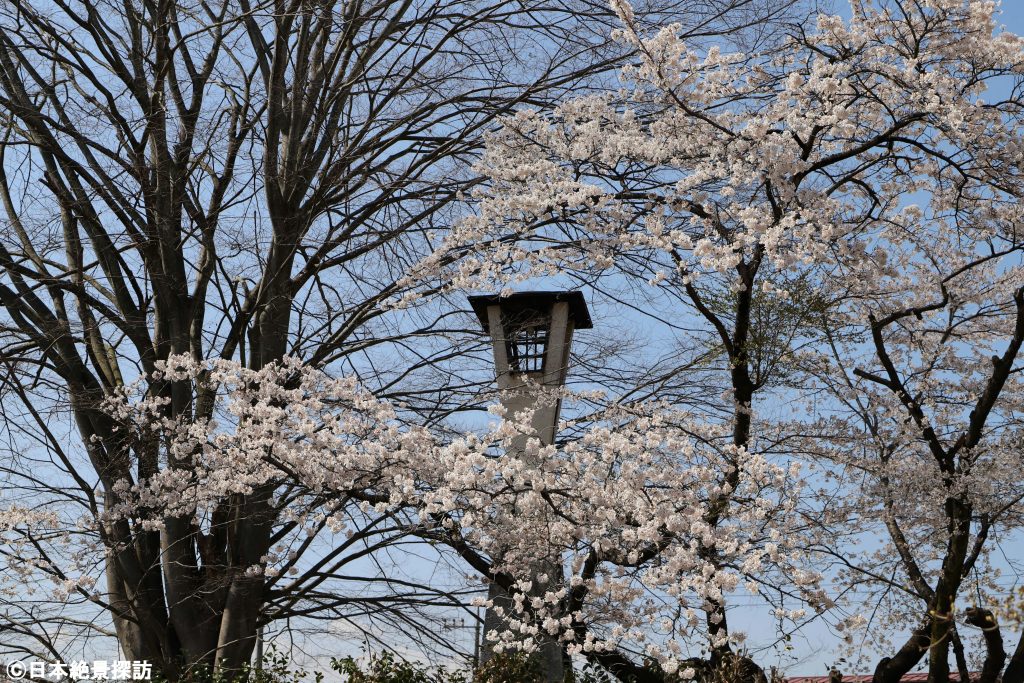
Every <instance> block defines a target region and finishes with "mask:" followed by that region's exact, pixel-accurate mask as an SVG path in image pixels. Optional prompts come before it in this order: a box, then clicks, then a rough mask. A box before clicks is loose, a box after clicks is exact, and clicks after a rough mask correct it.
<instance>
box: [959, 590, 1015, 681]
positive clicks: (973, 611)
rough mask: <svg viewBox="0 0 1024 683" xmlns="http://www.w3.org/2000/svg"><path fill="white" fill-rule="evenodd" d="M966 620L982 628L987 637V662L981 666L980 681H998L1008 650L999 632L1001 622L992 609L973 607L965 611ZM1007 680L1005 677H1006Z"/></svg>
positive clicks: (984, 635)
mask: <svg viewBox="0 0 1024 683" xmlns="http://www.w3.org/2000/svg"><path fill="white" fill-rule="evenodd" d="M964 616H965V617H966V618H965V621H966V622H967V623H968V624H970V625H971V626H977V627H978V628H980V629H981V634H982V636H983V637H984V638H985V663H984V664H983V665H982V667H981V680H980V681H979V683H996V681H997V680H998V679H999V672H1000V671H1002V669H1003V664H1004V663H1005V662H1006V651H1005V650H1004V649H1003V636H1002V634H1001V633H1000V632H999V624H998V623H997V622H996V617H995V615H994V614H992V610H989V609H982V608H980V607H971V608H970V609H968V610H967V611H966V612H965V613H964ZM1004 680H1005V679H1004Z"/></svg>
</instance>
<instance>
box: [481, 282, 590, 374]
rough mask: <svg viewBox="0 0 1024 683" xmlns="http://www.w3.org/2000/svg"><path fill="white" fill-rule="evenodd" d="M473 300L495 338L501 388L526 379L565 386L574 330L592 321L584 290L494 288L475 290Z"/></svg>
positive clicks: (586, 325) (585, 327) (587, 327)
mask: <svg viewBox="0 0 1024 683" xmlns="http://www.w3.org/2000/svg"><path fill="white" fill-rule="evenodd" d="M469 303H470V304H471V305H472V306H473V311H475V312H476V315H477V317H478V318H479V319H480V323H481V324H482V325H483V327H484V331H485V332H487V333H488V334H489V335H490V337H491V340H492V342H493V348H494V363H495V370H496V371H497V375H498V385H499V387H501V388H502V389H507V388H513V387H515V386H517V385H520V384H522V383H523V380H525V379H529V380H531V381H533V382H537V383H538V384H542V385H545V386H562V385H563V384H564V383H565V374H566V371H567V370H568V364H569V347H570V345H571V344H572V333H573V330H577V329H590V328H591V327H593V325H592V323H591V321H590V313H589V311H587V304H586V302H585V301H584V300H583V294H582V293H581V292H519V293H516V294H510V295H509V296H501V295H498V294H490V295H486V296H471V297H469Z"/></svg>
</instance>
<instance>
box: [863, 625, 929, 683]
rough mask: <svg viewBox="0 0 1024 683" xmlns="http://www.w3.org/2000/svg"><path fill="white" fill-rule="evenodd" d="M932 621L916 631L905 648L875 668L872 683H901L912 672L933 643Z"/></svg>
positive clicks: (883, 660) (886, 658)
mask: <svg viewBox="0 0 1024 683" xmlns="http://www.w3.org/2000/svg"><path fill="white" fill-rule="evenodd" d="M931 633H932V620H931V618H928V619H926V620H925V622H924V623H923V624H921V625H920V626H918V627H917V628H916V629H914V632H913V633H912V634H911V636H910V638H908V639H907V642H905V643H904V644H903V647H901V648H900V649H899V651H898V652H897V653H896V654H895V655H894V656H892V657H883V658H882V659H881V661H879V662H878V666H876V667H875V673H874V675H873V676H872V678H871V683H899V682H900V680H901V679H902V678H903V676H904V675H905V674H907V673H909V672H910V670H911V669H913V668H914V667H915V666H916V665H917V663H918V662H920V661H921V658H922V657H924V654H925V652H927V651H928V646H929V644H930V643H931Z"/></svg>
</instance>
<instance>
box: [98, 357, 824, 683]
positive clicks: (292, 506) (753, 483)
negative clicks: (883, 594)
mask: <svg viewBox="0 0 1024 683" xmlns="http://www.w3.org/2000/svg"><path fill="white" fill-rule="evenodd" d="M157 372H158V373H160V378H161V379H166V380H169V381H189V382H192V383H194V384H195V385H196V386H197V387H202V389H203V390H206V391H209V392H211V393H212V394H215V395H216V398H213V399H212V400H213V402H214V404H215V405H216V406H217V407H216V408H215V410H214V411H213V415H215V416H216V419H213V418H211V419H208V420H196V419H181V418H178V419H173V418H169V417H167V416H166V411H165V410H164V406H165V405H166V402H167V399H166V398H163V397H158V396H156V397H154V396H147V395H146V393H145V392H144V391H140V389H143V390H144V389H145V387H146V385H147V383H146V382H140V383H138V384H137V385H136V386H134V387H132V386H130V387H126V388H125V390H124V391H123V392H122V394H121V395H119V396H116V397H113V398H111V399H110V400H108V402H107V405H106V410H107V411H108V413H109V414H110V415H111V416H112V418H113V419H114V421H115V422H116V423H117V425H118V427H116V428H115V431H116V433H117V434H118V436H119V438H121V439H123V440H124V442H125V443H127V444H129V448H130V449H131V450H132V451H134V450H135V449H136V448H142V449H144V448H148V447H150V446H149V444H151V443H153V442H154V441H156V442H158V443H160V444H161V446H160V447H161V450H162V451H164V452H166V453H167V457H169V458H176V459H180V460H184V461H187V462H189V464H190V465H191V467H189V468H188V469H183V470H170V469H168V470H164V471H162V472H160V473H158V474H156V475H154V476H153V477H150V478H149V479H147V480H144V481H138V482H134V483H133V482H131V481H129V480H119V481H117V482H115V484H114V490H115V491H117V493H118V494H119V495H118V501H119V502H118V505H117V506H116V507H110V508H107V509H104V510H103V513H102V516H101V520H100V522H101V524H102V525H103V526H104V527H105V528H106V527H111V526H113V525H116V524H118V523H120V522H123V521H125V520H131V522H132V523H133V524H136V525H141V526H144V527H152V528H157V529H159V528H161V527H162V526H163V525H165V524H166V520H167V519H168V518H173V517H177V516H182V515H191V516H192V517H193V523H194V524H196V525H197V526H198V527H199V528H201V529H203V530H208V531H206V533H208V534H215V533H217V531H216V530H217V528H218V527H219V526H220V524H221V523H220V522H219V521H218V520H217V515H218V514H222V513H221V512H220V511H221V510H222V509H223V507H224V501H226V500H230V499H231V498H233V497H236V496H242V495H251V493H252V492H253V491H255V490H259V489H260V488H270V489H272V490H274V491H278V492H280V493H279V494H277V496H278V500H276V501H275V502H276V507H279V508H281V509H282V510H283V512H282V515H283V516H284V517H285V518H286V519H288V520H289V523H288V524H286V525H284V527H282V529H281V530H280V531H279V532H278V533H277V534H275V543H276V545H275V547H274V548H272V549H271V550H270V551H268V553H267V554H266V555H265V556H263V557H261V558H260V559H259V561H258V562H256V563H254V564H253V565H252V566H250V567H247V568H246V572H247V574H249V575H253V576H264V577H268V585H269V586H270V588H271V590H273V589H274V587H275V585H276V584H278V583H279V582H284V583H288V584H290V585H289V588H288V590H287V591H282V592H283V593H285V594H286V595H288V596H290V599H292V600H299V599H301V597H302V593H303V592H304V591H306V590H307V589H308V588H307V586H308V585H309V584H313V585H315V583H316V582H317V579H318V575H319V573H318V572H303V571H300V569H299V568H300V566H301V564H300V558H301V556H302V555H303V553H302V552H301V551H302V546H303V545H304V544H308V543H309V542H310V538H312V537H313V536H314V535H315V534H314V533H313V530H314V528H315V527H317V526H321V525H326V526H327V527H328V528H329V529H330V530H331V531H332V532H334V533H335V534H339V535H341V536H343V537H344V538H345V540H344V541H343V542H339V543H338V544H337V546H336V548H335V549H334V550H333V551H332V552H331V561H334V562H339V563H342V562H344V561H345V560H346V559H347V558H346V557H345V556H346V555H347V554H351V555H359V554H362V553H365V552H367V550H366V549H365V548H364V546H363V544H356V542H355V541H356V540H357V539H363V540H364V541H365V540H366V539H367V538H371V539H373V542H374V543H389V542H391V537H393V536H397V537H401V536H407V535H416V536H420V537H424V538H433V539H437V540H441V541H444V542H445V543H449V544H452V545H457V546H460V547H462V548H463V550H464V551H465V553H464V554H465V555H466V557H467V558H476V562H477V563H479V564H478V568H480V569H481V570H485V571H486V572H487V573H488V574H490V575H492V576H495V577H497V580H499V581H501V582H502V583H503V584H504V586H503V587H505V588H506V589H507V590H508V591H509V593H510V595H511V596H512V597H511V605H510V609H511V610H512V612H511V613H509V614H506V615H505V616H506V617H507V619H508V624H509V627H508V630H507V631H506V632H503V633H501V634H498V641H497V642H496V643H495V645H494V646H495V649H496V650H498V651H502V650H505V649H509V648H513V649H522V650H525V651H527V652H529V651H532V650H533V649H535V648H536V647H537V645H538V641H539V639H538V635H539V634H540V633H544V634H545V635H546V636H548V637H555V638H557V639H558V640H559V641H561V642H562V643H564V646H565V647H566V649H567V650H568V652H569V653H570V654H584V655H585V656H587V657H589V658H592V659H594V660H595V661H597V662H600V663H601V664H602V665H603V666H605V668H607V669H608V670H610V671H611V672H612V673H615V674H617V675H620V676H626V675H630V676H634V677H639V679H640V680H660V679H661V677H662V676H663V674H664V673H668V674H672V673H675V672H676V671H681V672H682V673H683V675H684V677H686V676H689V677H692V676H693V675H694V673H695V671H693V670H692V669H690V667H689V664H690V662H688V661H687V659H686V658H685V657H684V652H683V649H682V647H681V643H682V642H684V641H686V640H688V639H691V638H692V637H693V634H694V632H701V631H702V628H701V627H702V625H703V621H702V620H701V619H699V618H698V612H699V608H700V606H701V605H703V604H705V603H706V601H708V600H712V601H718V600H721V599H722V596H723V594H724V593H725V592H727V591H730V590H732V589H734V588H735V587H736V586H737V585H739V584H740V583H741V582H743V581H744V580H745V579H746V577H750V576H758V575H760V574H761V573H762V566H763V565H765V566H767V565H769V564H771V565H774V566H776V567H779V568H784V569H785V570H787V571H790V572H796V573H799V574H800V575H802V576H804V580H803V583H804V585H805V586H807V587H808V590H811V588H812V587H813V584H814V583H815V580H816V577H815V576H814V575H813V573H811V572H808V571H806V570H805V569H804V568H803V558H802V554H801V553H800V552H799V551H798V550H797V549H796V548H794V547H793V544H792V542H791V539H792V536H791V534H790V533H789V532H790V529H789V528H788V527H787V524H788V523H789V520H792V519H793V518H794V515H793V514H792V511H793V509H794V506H795V504H796V499H797V493H798V491H799V490H800V487H799V484H798V482H797V481H796V474H797V473H796V470H795V469H789V470H786V469H783V468H780V467H778V466H777V465H772V464H770V463H768V462H767V461H766V460H765V459H764V458H762V457H760V456H757V455H754V454H748V453H746V452H742V451H739V452H733V453H731V454H730V457H728V458H723V457H722V454H721V453H720V452H719V450H718V449H715V448H708V447H707V446H706V445H705V444H707V443H708V442H713V441H715V440H718V439H720V437H721V435H720V434H717V433H715V432H716V431H717V427H715V426H713V425H712V426H709V425H707V424H706V423H705V422H704V421H703V420H699V419H694V417H693V416H691V415H688V414H686V413H682V412H680V411H677V410H673V409H672V408H671V407H670V406H667V405H665V404H661V403H652V404H633V405H628V406H627V405H619V406H613V407H610V408H608V409H607V410H606V411H604V414H603V415H602V416H601V418H600V420H595V419H594V418H593V417H591V418H590V419H589V420H588V424H587V426H586V427H585V428H584V429H583V430H582V431H581V433H580V434H579V437H578V438H576V439H574V440H573V441H572V442H571V443H568V444H565V445H564V446H562V447H561V448H559V447H556V446H541V442H540V440H539V438H538V437H537V435H536V433H535V432H534V431H533V429H534V428H533V427H532V426H531V416H530V415H529V414H526V413H524V414H519V415H512V416H504V417H505V419H502V420H501V421H500V422H497V423H494V424H493V425H492V427H491V428H490V429H489V430H487V431H485V432H483V433H470V434H467V435H465V436H461V437H456V438H451V437H449V438H443V439H440V438H438V437H437V435H436V434H435V433H434V432H432V431H431V430H429V429H427V428H425V427H422V426H416V425H409V424H408V423H406V422H405V421H403V420H402V419H401V418H400V412H399V411H397V410H396V409H395V407H393V406H391V405H389V404H388V403H387V402H384V401H381V400H380V399H377V398H376V397H374V396H373V395H372V393H371V392H369V391H367V390H365V389H364V388H362V387H360V386H359V385H358V384H357V383H356V382H355V381H354V380H353V379H352V378H342V379H332V378H329V377H328V376H326V375H325V374H324V373H322V372H321V371H318V370H314V369H312V368H310V367H309V366H307V365H304V364H303V363H301V362H300V361H298V360H296V359H290V358H289V359H285V360H284V361H283V362H282V363H280V364H272V365H268V366H265V367H264V368H262V369H260V370H258V371H257V370H249V369H246V368H244V367H243V366H241V365H240V364H238V363H237V362H234V361H212V362H207V363H196V362H194V361H193V360H192V359H191V358H190V357H187V356H174V357H171V358H170V359H169V360H168V361H167V363H161V364H160V365H158V368H157ZM495 412H496V413H499V414H500V412H501V409H500V408H495ZM524 438H525V439H526V443H527V446H526V448H525V449H524V450H523V451H522V452H520V450H519V449H515V448H512V444H513V442H520V441H522V440H523V439H524ZM734 466H735V467H737V468H738V469H739V472H738V473H737V474H736V475H735V476H734V478H733V479H734V481H736V482H737V483H736V485H735V488H734V489H733V490H730V491H729V492H728V493H729V500H728V503H727V505H728V507H729V514H728V515H725V514H722V512H721V508H722V506H723V502H722V495H723V493H724V492H723V490H722V484H721V483H720V477H721V472H722V471H723V470H726V469H728V468H731V467H734ZM353 497H355V499H356V500H357V501H358V509H359V512H355V511H353V510H351V509H349V508H348V507H346V505H345V503H346V502H347V501H348V499H351V498H353ZM713 510H718V511H719V514H720V515H721V517H722V520H721V522H720V523H716V524H715V525H711V524H709V523H708V519H709V517H710V514H711V512H712V511H713ZM712 549H713V550H714V560H713V561H712V559H711V558H710V556H709V551H710V550H712ZM551 553H555V554H556V555H557V556H558V557H560V558H562V560H563V561H564V562H566V564H567V566H568V567H569V571H568V572H567V575H566V576H565V577H560V578H558V579H557V580H554V581H550V582H549V581H548V578H549V577H533V576H532V575H531V573H530V568H531V567H536V566H537V562H538V561H539V560H540V559H542V558H546V557H548V556H549V555H550V554H551ZM489 557H491V558H493V557H500V558H501V561H500V563H491V564H487V561H486V558H489ZM291 576H295V577H296V578H289V577H291ZM532 580H536V581H539V582H540V583H541V584H542V585H544V586H545V590H544V591H541V592H538V591H537V590H534V588H533V586H531V585H530V583H531V581H532ZM666 596H667V597H666ZM630 647H632V648H635V649H639V650H640V651H641V652H643V653H644V654H645V655H646V657H647V658H649V659H650V660H651V661H654V662H656V663H657V665H658V666H656V667H654V668H653V669H651V670H650V671H644V670H642V668H641V667H637V666H635V665H630V664H629V663H628V662H625V661H622V660H621V655H620V654H619V653H620V651H621V650H622V649H623V648H630ZM688 669H690V670H689V671H687V670H688Z"/></svg>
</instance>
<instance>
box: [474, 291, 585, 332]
mask: <svg viewBox="0 0 1024 683" xmlns="http://www.w3.org/2000/svg"><path fill="white" fill-rule="evenodd" d="M556 301H565V302H567V303H568V304H569V317H571V318H572V323H573V327H575V328H576V329H577V330H589V329H590V328H592V327H593V326H594V324H593V322H592V321H591V320H590V311H588V310H587V302H586V300H585V299H584V298H583V292H550V291H544V292H536V291H535V292H516V293H514V294H509V295H508V296H501V295H500V294H485V295H482V296H471V297H469V304H470V306H472V307H473V311H474V312H475V313H476V316H477V317H478V318H479V319H480V324H481V325H483V326H484V329H485V330H486V329H487V307H488V306H492V305H494V304H500V305H501V307H502V308H503V309H505V310H507V311H510V312H513V313H518V312H520V311H538V312H544V313H546V312H547V311H548V310H549V309H550V307H551V305H552V304H554V303H555V302H556Z"/></svg>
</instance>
